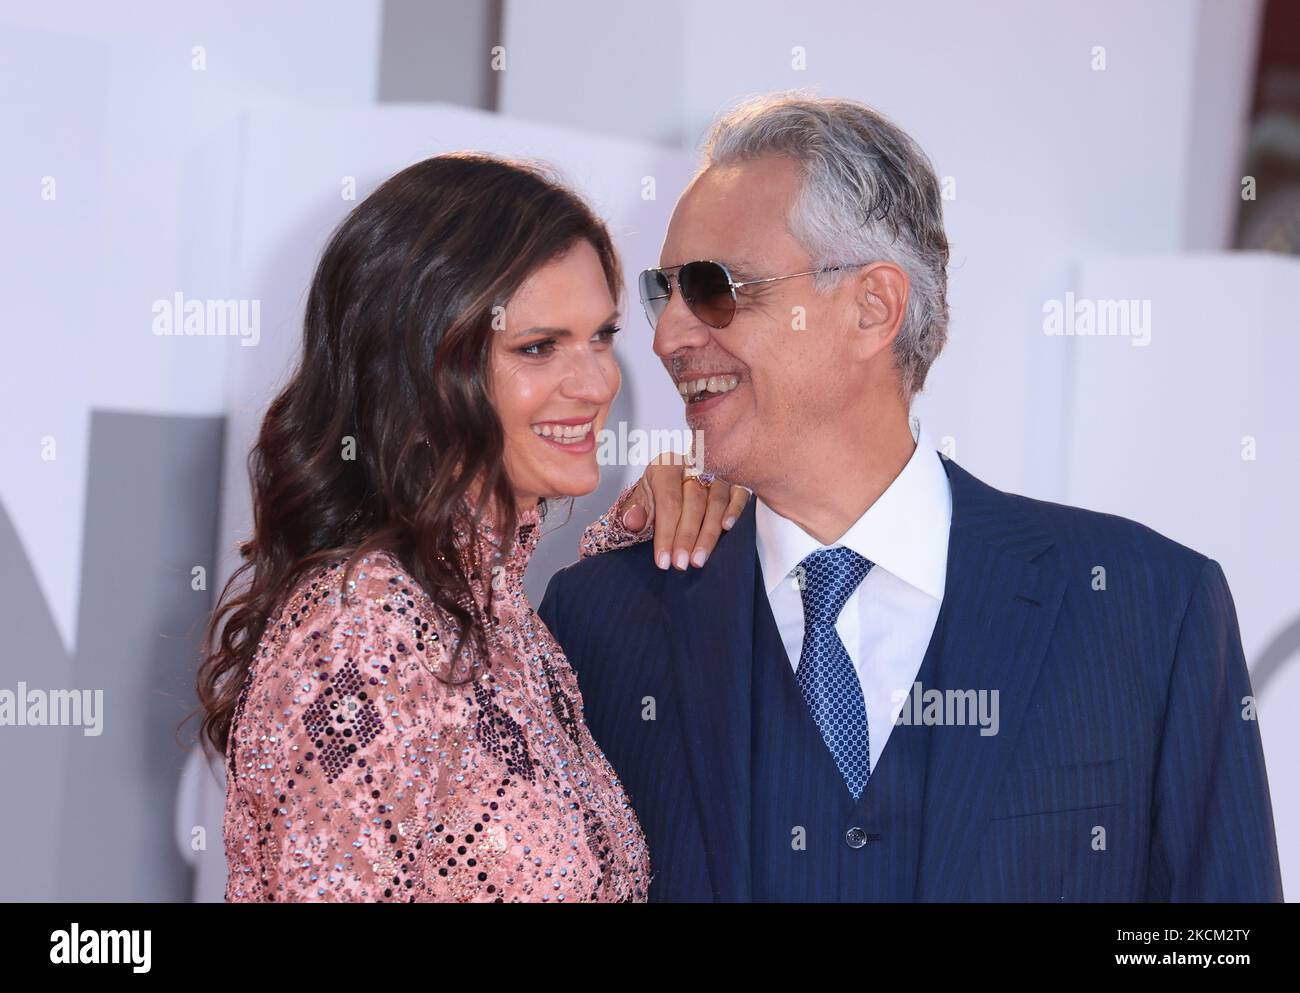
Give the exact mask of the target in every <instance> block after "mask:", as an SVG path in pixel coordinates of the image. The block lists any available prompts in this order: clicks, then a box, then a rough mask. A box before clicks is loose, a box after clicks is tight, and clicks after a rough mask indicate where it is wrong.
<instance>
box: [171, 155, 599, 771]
mask: <svg viewBox="0 0 1300 993" xmlns="http://www.w3.org/2000/svg"><path fill="white" fill-rule="evenodd" d="M583 239H585V240H586V241H588V242H590V243H591V245H592V246H593V247H594V248H595V250H596V253H597V255H598V256H599V257H600V261H601V265H602V267H603V269H604V272H605V278H606V280H607V281H608V283H609V289H610V293H611V295H612V296H613V297H614V299H615V300H618V299H620V298H621V296H622V274H621V271H620V268H619V261H618V256H617V254H616V252H615V250H614V246H613V243H612V242H611V240H610V237H609V233H608V231H607V230H606V228H605V225H604V224H603V223H602V222H601V220H600V219H599V218H598V217H597V216H596V215H595V213H594V212H593V211H592V210H591V208H590V207H588V206H587V204H586V203H585V202H584V201H583V200H582V198H581V197H579V196H578V195H577V194H575V193H574V192H572V191H571V190H570V189H568V188H567V187H566V186H565V185H564V184H563V183H561V182H560V181H558V180H557V179H556V178H555V177H554V176H553V175H552V174H551V173H550V172H549V171H548V170H547V169H545V168H544V167H542V166H539V165H536V164H531V163H521V162H515V161H509V160H504V159H499V158H495V157H492V156H487V155H481V154H471V153H462V154H451V155H439V156H435V157H434V158H430V159H426V160H425V161H423V162H419V163H416V164H415V165H413V166H410V167H409V168H407V169H403V170H402V171H401V172H399V173H398V174H397V175H395V176H393V177H392V178H391V179H389V180H387V181H386V182H385V183H384V184H383V185H381V186H380V187H379V188H378V189H377V190H375V192H374V193H372V194H371V195H370V196H368V197H367V198H366V199H365V200H364V201H362V202H361V203H360V204H358V205H357V207H356V208H355V209H354V210H353V211H352V212H351V213H350V214H349V215H348V216H347V217H346V218H345V219H344V220H343V222H342V223H341V224H340V225H339V226H338V228H337V229H336V230H335V231H334V233H333V235H332V236H331V237H330V240H329V244H328V245H327V246H326V248H325V251H324V253H323V255H322V256H321V260H320V264H319V265H318V267H317V269H316V273H315V276H314V278H313V279H312V284H311V291H310V293H309V296H308V299H307V308H306V318H305V321H304V326H303V339H302V354H301V358H300V361H299V363H298V366H297V368H296V370H295V371H294V374H293V377H292V379H291V380H290V382H289V384H288V385H287V386H286V387H285V388H284V389H283V390H282V391H281V392H280V394H279V395H278V396H277V397H276V398H275V399H274V400H273V401H272V403H271V405H270V407H269V409H268V410H267V412H266V417H265V418H264V419H263V421H262V425H261V430H260V432H259V434H258V438H257V443H256V445H255V446H254V447H253V449H252V451H251V452H250V453H249V456H248V472H249V479H250V482H251V485H252V497H253V536H252V538H251V539H249V540H248V541H245V542H242V543H241V545H240V549H239V550H240V555H241V557H242V559H243V563H242V564H241V565H240V566H239V568H238V569H237V570H236V571H235V573H234V575H232V576H231V577H230V580H229V581H228V582H227V583H226V585H225V588H224V589H223V591H222V593H221V596H220V597H219V599H218V603H217V607H216V609H215V610H214V611H213V614H212V617H211V619H210V621H209V624H208V628H207V635H206V639H205V642H204V644H205V646H206V654H205V656H204V658H203V660H202V662H201V664H200V666H199V671H198V680H197V689H198V699H199V711H201V712H202V713H203V715H204V716H203V723H202V726H201V728H200V738H201V740H202V741H203V743H204V744H206V745H208V746H210V747H211V748H213V749H215V750H216V751H218V752H220V753H224V751H225V749H226V742H227V740H228V738H229V735H230V730H231V724H232V721H233V718H234V712H235V708H236V706H237V703H238V699H239V695H240V692H241V690H242V688H243V683H244V681H245V678H246V677H247V674H248V671H249V669H250V667H251V665H252V663H253V658H254V655H255V653H256V651H257V647H258V644H259V642H260V640H261V638H262V636H263V634H264V632H265V630H266V626H267V624H268V622H269V621H270V620H271V618H272V617H273V616H274V615H275V613H276V612H277V610H278V608H279V607H280V606H281V605H282V604H283V602H284V600H285V599H286V597H287V596H288V595H289V593H290V592H291V591H292V589H293V588H294V586H295V585H296V584H297V583H298V582H299V581H300V580H301V579H302V578H303V577H304V576H305V575H306V573H307V572H308V571H309V570H310V569H312V568H313V567H318V566H319V565H321V564H323V563H324V562H326V561H328V560H331V559H334V558H338V557H340V556H347V557H348V561H347V566H346V572H345V575H344V581H345V582H346V580H347V579H348V578H349V576H350V574H351V571H352V570H353V569H354V568H355V566H356V565H357V563H358V562H359V560H360V559H361V557H362V556H364V555H366V554H368V553H370V552H372V551H376V550H378V549H387V550H389V551H390V552H392V553H393V554H394V555H396V557H397V558H398V559H399V561H400V562H401V564H402V566H403V568H404V570H405V571H406V572H407V574H408V575H409V576H411V577H412V578H413V579H415V580H416V581H417V582H418V583H419V584H420V585H421V586H422V587H423V589H424V590H425V592H426V593H428V595H429V596H430V597H431V598H432V599H433V601H434V603H435V604H437V605H438V606H439V607H441V608H443V609H444V610H445V611H446V612H447V613H448V614H449V615H450V616H451V617H452V618H454V619H455V623H456V624H457V625H458V626H459V635H460V637H459V639H458V640H459V644H458V654H457V656H456V657H455V658H453V660H452V663H453V664H452V665H451V666H450V667H449V670H450V671H454V670H455V668H456V666H455V665H454V663H455V661H456V658H459V653H460V652H464V651H466V650H467V646H469V645H477V646H478V647H480V648H482V647H483V646H484V645H485V635H486V631H485V627H486V624H487V623H489V621H488V613H489V611H490V603H489V604H478V603H477V602H476V600H475V597H474V593H473V590H472V588H471V585H470V578H471V576H472V575H475V574H476V573H477V572H478V571H479V570H481V569H483V567H484V564H483V563H478V562H475V561H473V560H472V559H470V560H465V556H464V549H463V548H461V549H460V552H459V554H458V545H457V542H456V538H455V535H454V532H455V530H456V529H457V528H458V527H459V528H461V529H468V530H472V529H473V528H474V527H475V526H476V524H477V522H478V521H480V520H481V519H482V516H483V515H484V514H485V513H493V514H494V515H497V514H499V515H500V516H499V517H496V516H494V518H493V523H494V525H496V526H497V528H498V533H499V534H500V535H502V538H503V540H505V541H509V540H510V538H512V537H513V535H514V534H515V530H516V527H517V516H516V513H515V497H514V492H513V488H512V487H511V484H510V480H509V479H508V478H507V476H506V473H505V469H504V463H503V455H504V450H505V434H504V431H503V429H502V426H501V422H500V420H499V419H498V418H497V416H496V412H495V410H494V408H493V405H492V402H491V399H490V395H489V387H490V369H491V366H490V360H491V345H492V334H493V333H494V332H493V318H494V314H495V313H499V312H494V308H495V307H497V306H501V305H504V304H505V303H506V301H507V300H508V299H509V298H510V297H511V295H512V294H513V293H514V292H515V291H516V290H517V289H518V288H519V287H520V285H521V284H522V283H523V282H524V281H525V280H526V279H527V278H528V276H529V275H530V274H532V273H533V272H534V271H535V270H537V269H538V268H540V267H541V266H543V265H545V264H546V263H547V262H549V261H552V260H553V259H555V258H556V257H557V256H560V255H562V254H564V253H565V252H566V251H567V250H568V249H570V248H571V247H573V246H574V244H576V243H578V242H579V241H581V240H583ZM349 439H351V442H350V444H351V445H352V449H353V457H351V458H345V457H344V455H343V453H344V452H345V446H346V445H348V444H349ZM426 442H427V444H426ZM476 480H479V481H481V487H479V489H478V493H477V500H476V502H475V508H474V511H473V514H472V516H471V519H469V520H463V519H460V518H462V517H464V516H465V510H464V509H463V504H462V500H463V499H466V498H473V497H474V495H475V493H474V490H475V483H476ZM474 547H475V543H474V542H470V543H469V549H470V550H471V552H470V554H471V555H472V554H473V552H472V549H473V548H474ZM245 580H247V585H246V587H245V585H244V584H245ZM223 622H224V627H223ZM218 631H220V639H219V641H216V642H215V645H214V639H216V638H217V632H218ZM484 657H485V656H484ZM196 712H198V711H196Z"/></svg>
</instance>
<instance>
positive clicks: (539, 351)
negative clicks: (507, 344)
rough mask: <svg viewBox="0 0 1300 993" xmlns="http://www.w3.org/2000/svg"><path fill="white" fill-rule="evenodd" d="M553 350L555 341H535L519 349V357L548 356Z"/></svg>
mask: <svg viewBox="0 0 1300 993" xmlns="http://www.w3.org/2000/svg"><path fill="white" fill-rule="evenodd" d="M554 350H555V339H554V338H547V339H546V340H545V341H535V342H533V343H532V344H531V345H525V346H524V347H523V348H521V349H519V354H521V355H534V356H542V355H550V354H551V352H552V351H554Z"/></svg>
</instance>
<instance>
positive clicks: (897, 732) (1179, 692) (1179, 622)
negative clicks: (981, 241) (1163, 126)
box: [541, 96, 1282, 901]
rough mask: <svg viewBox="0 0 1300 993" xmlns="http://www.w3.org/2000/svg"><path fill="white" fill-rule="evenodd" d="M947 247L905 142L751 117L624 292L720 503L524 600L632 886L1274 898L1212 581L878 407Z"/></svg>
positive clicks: (897, 410) (678, 891)
mask: <svg viewBox="0 0 1300 993" xmlns="http://www.w3.org/2000/svg"><path fill="white" fill-rule="evenodd" d="M947 260H948V244H947V239H946V236H945V234H944V230H943V222H942V210H941V197H940V191H939V187H938V183H937V181H936V178H935V175H934V172H933V169H932V168H931V166H930V163H929V162H928V160H927V159H926V157H925V155H924V153H923V152H922V151H921V150H920V149H919V148H918V147H917V146H916V144H915V143H914V142H913V141H912V140H911V139H910V138H909V137H908V136H907V135H906V134H905V133H903V132H902V131H901V130H900V129H898V128H897V127H896V126H894V125H893V124H891V123H890V122H888V121H886V120H884V119H883V118H881V117H880V116H879V115H877V114H875V113H873V112H872V111H870V110H869V109H867V108H866V107H863V106H861V105H859V104H855V103H852V102H849V101H833V100H822V99H808V98H802V97H790V96H783V97H772V98H764V99H761V100H758V101H755V102H753V103H751V104H749V105H747V106H745V107H742V108H740V109H739V110H737V111H735V112H734V113H732V114H730V115H728V116H727V117H725V118H723V119H722V120H721V121H719V122H718V123H717V124H716V125H715V128H714V130H713V133H712V135H711V136H710V139H709V143H708V146H707V151H706V162H705V167H704V168H703V169H702V170H701V172H700V173H699V174H698V175H697V176H696V178H695V179H694V180H693V181H692V183H691V185H690V186H689V188H688V189H687V191H686V193H685V194H684V195H683V196H682V199H681V200H680V201H679V203H678V204H677V207H676V210H675V211H674V213H673V217H672V221H671V224H670V226H669V229H668V233H667V236H666V239H665V242H664V246H663V252H662V255H661V262H662V265H661V267H659V268H655V269H650V270H647V271H646V272H645V273H644V274H643V275H642V279H641V296H642V300H643V302H644V305H645V308H646V312H647V316H648V317H649V318H650V322H651V324H652V325H653V326H654V331H655V340H654V347H655V351H656V353H657V354H658V355H659V356H660V358H661V359H662V361H663V363H664V366H665V368H666V369H667V370H668V372H669V373H670V375H672V377H673V379H674V382H675V383H676V384H677V386H678V389H679V391H680V392H681V393H682V396H683V400H684V402H685V405H686V419H687V423H688V425H689V426H690V427H691V428H692V429H693V431H695V432H697V433H702V437H703V441H704V459H705V463H706V468H707V469H708V470H709V471H710V472H711V473H716V474H718V475H722V476H725V477H727V478H728V479H729V480H732V481H733V482H737V483H740V484H743V485H744V486H746V487H748V488H749V489H751V490H752V491H753V493H754V495H755V499H754V500H753V501H752V502H751V503H750V504H749V505H747V506H746V508H745V510H744V512H743V513H742V514H741V515H740V516H739V519H737V520H735V521H734V524H733V526H731V528H730V531H729V533H727V534H724V535H723V536H722V538H721V540H720V541H719V542H718V544H717V547H716V549H715V551H714V552H713V556H712V558H711V560H710V561H709V562H708V564H707V566H706V567H705V568H703V569H690V568H688V563H687V561H686V555H687V552H686V549H689V548H691V547H693V546H692V544H691V541H690V540H689V539H692V538H693V536H690V535H687V536H686V538H687V539H688V540H686V541H683V536H682V535H662V534H661V535H659V536H658V539H657V542H656V544H657V546H659V547H660V549H661V551H662V553H663V556H664V557H662V558H660V560H659V561H656V557H655V556H654V555H652V554H650V552H649V550H648V548H647V546H645V545H643V544H642V545H632V546H631V547H626V548H619V549H618V550H615V551H611V552H607V553H605V554H601V555H596V556H593V557H590V558H586V559H584V560H582V561H581V562H579V563H577V564H575V565H573V566H571V567H569V568H567V569H565V570H562V571H561V572H559V573H557V574H556V575H555V577H554V578H553V579H552V581H551V584H550V587H549V589H548V590H547V594H546V597H545V600H544V601H543V604H542V609H541V615H542V618H543V620H544V621H545V622H546V624H547V625H548V626H549V627H550V629H551V631H552V632H553V633H554V634H555V635H556V637H557V638H558V639H559V642H560V644H561V645H562V646H563V647H564V650H565V653H566V654H567V656H568V658H569V660H570V662H571V663H572V664H573V667H574V668H575V670H576V671H577V673H578V676H579V680H580V683H581V687H582V692H583V696H584V700H585V708H586V709H585V716H586V719H587V721H588V723H589V725H590V727H591V729H592V731H593V732H594V734H595V737H596V740H597V741H598V742H599V743H600V745H601V747H602V748H603V749H604V750H605V752H606V754H607V755H608V757H609V758H610V760H611V761H612V763H613V764H614V766H615V768H616V769H617V771H618V773H619V775H620V777H621V778H622V781H623V783H624V785H625V786H626V788H627V790H628V794H629V796H630V798H631V800H632V802H633V804H634V805H635V807H636V810H637V812H638V814H639V815H640V818H641V822H642V824H643V826H644V828H645V830H646V833H647V835H648V838H649V842H650V849H651V860H652V869H653V877H652V884H651V890H650V893H651V898H652V899H657V900H767V901H777V900H825V901H886V900H891V901H910V900H926V901H945V900H946V901H956V900H1021V901H1046V900H1053V901H1055V900H1076V901H1077V900H1108V901H1142V900H1164V901H1168V900H1223V901H1264V900H1269V901H1274V900H1280V899H1281V897H1282V892H1281V877H1280V871H1279V867H1278V856H1277V844H1276V840H1275V836H1274V828H1273V817H1272V808H1271V804H1270V800H1269V792H1268V781H1267V775H1266V771H1265V767H1264V756H1263V751H1262V748H1261V745H1260V735H1259V729H1258V724H1257V722H1256V720H1255V714H1254V705H1253V699H1252V695H1251V687H1250V679H1249V676H1248V673H1247V670H1246V665H1245V661H1244V658H1243V655H1242V648H1241V641H1240V635H1239V632H1238V629H1237V620H1236V614H1235V609H1234V606H1233V603H1232V599H1231V596H1230V594H1229V592H1228V586H1227V583H1226V580H1225V579H1224V575H1223V572H1222V570H1221V569H1220V567H1219V565H1218V563H1217V562H1215V561H1214V560H1212V559H1209V558H1207V557H1206V556H1204V555H1201V554H1199V553H1198V552H1195V551H1193V550H1192V549H1190V548H1187V547H1185V546H1183V545H1180V544H1177V543H1176V542H1174V541H1171V540H1170V539H1168V538H1165V537H1163V536H1161V535H1159V534H1157V533H1156V532H1154V531H1152V530H1150V529H1149V528H1146V527H1144V526H1142V525H1140V524H1137V523H1135V522H1133V521H1128V520H1125V519H1123V518H1119V517H1114V516H1111V515H1108V514H1101V513H1095V512H1090V511H1085V510H1080V509H1076V508H1072V507H1066V506H1062V505H1060V504H1054V503H1048V502H1045V501H1041V500H1031V499H1028V498H1026V497H1021V496H1015V495H1012V494H1009V493H1003V492H1000V491H998V490H995V489H993V488H992V487H990V486H988V485H986V484H984V483H982V482H980V481H979V480H978V479H976V478H975V477H974V476H972V475H971V474H970V473H968V472H966V471H965V470H964V469H962V468H961V467H960V466H958V465H957V464H956V463H955V462H954V461H952V460H951V459H948V458H945V457H942V456H940V455H939V454H938V452H937V451H936V450H935V447H934V445H933V443H932V441H931V440H930V438H929V436H928V434H927V433H926V431H925V430H924V428H923V426H922V425H921V424H920V422H919V421H918V420H917V419H916V418H914V417H911V415H910V409H911V401H912V398H913V397H914V396H915V394H916V393H917V392H918V391H919V390H920V389H921V387H922V386H923V384H924V381H925V377H926V373H927V372H928V370H929V368H930V365H931V363H932V362H933V361H934V359H935V357H936V356H937V355H938V354H939V351H940V349H941V348H942V346H943V344H944V340H945V338H946V335H947V314H948V311H947V303H946V287H947V276H946V266H947ZM710 478H711V477H709V476H706V477H704V479H703V480H701V481H700V485H699V486H695V487H688V488H687V489H688V492H690V493H693V494H694V496H693V497H692V499H697V500H701V501H704V500H706V499H707V496H706V494H707V485H708V481H709V479H710ZM715 504H716V501H715ZM690 516H691V515H687V517H688V518H689V517H690ZM717 516H718V513H717V511H716V510H715V511H714V514H713V516H712V517H711V518H710V520H709V521H708V522H707V523H706V527H713V528H716V527H717V526H718V521H717V519H716V518H717ZM609 526H610V528H611V529H612V530H611V534H610V535H607V537H611V536H612V537H613V538H614V539H615V541H616V542H621V541H622V540H623V539H626V540H627V541H629V542H630V541H633V540H635V539H636V537H637V536H635V535H632V534H631V533H630V532H628V531H627V530H626V529H625V528H623V529H621V528H620V523H619V521H618V520H617V519H614V520H611V521H610V522H609ZM620 532H621V533H620ZM674 543H676V544H677V545H680V546H682V549H683V550H682V551H681V552H680V553H679V555H678V558H677V560H676V561H674V562H669V561H666V556H667V554H668V549H669V548H671V547H672V546H673V544H674ZM694 564H696V565H701V564H703V562H702V560H701V558H700V557H699V556H698V555H697V556H696V557H695V561H694ZM674 567H675V568H674Z"/></svg>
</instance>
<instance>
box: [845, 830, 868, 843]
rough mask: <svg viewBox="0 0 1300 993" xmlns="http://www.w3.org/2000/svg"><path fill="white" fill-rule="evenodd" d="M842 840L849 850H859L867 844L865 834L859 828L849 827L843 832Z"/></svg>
mask: <svg viewBox="0 0 1300 993" xmlns="http://www.w3.org/2000/svg"><path fill="white" fill-rule="evenodd" d="M844 840H845V841H846V842H847V843H848V846H849V847H850V848H861V847H862V846H863V845H865V844H866V843H867V832H866V831H863V830H862V828H860V827H851V828H849V829H848V831H847V832H845V834H844Z"/></svg>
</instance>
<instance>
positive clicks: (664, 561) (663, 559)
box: [659, 552, 669, 569]
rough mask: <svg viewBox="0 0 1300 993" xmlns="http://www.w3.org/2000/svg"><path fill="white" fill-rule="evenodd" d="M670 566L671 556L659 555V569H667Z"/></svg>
mask: <svg viewBox="0 0 1300 993" xmlns="http://www.w3.org/2000/svg"><path fill="white" fill-rule="evenodd" d="M668 564H669V555H668V553H667V552H660V553H659V568H660V569H667V568H668Z"/></svg>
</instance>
